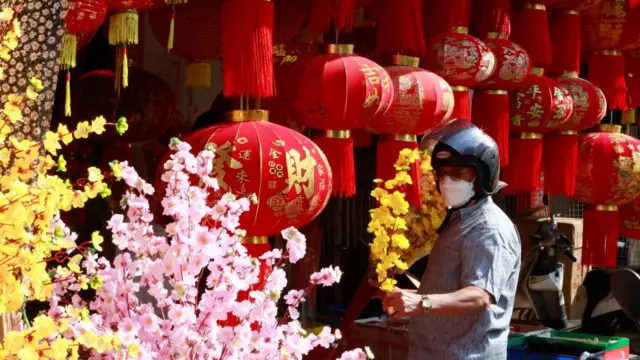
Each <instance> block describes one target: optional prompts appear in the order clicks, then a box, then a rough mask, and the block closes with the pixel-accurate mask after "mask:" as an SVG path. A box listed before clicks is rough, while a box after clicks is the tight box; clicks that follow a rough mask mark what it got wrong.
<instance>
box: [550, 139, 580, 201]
mask: <svg viewBox="0 0 640 360" xmlns="http://www.w3.org/2000/svg"><path fill="white" fill-rule="evenodd" d="M542 155H543V165H544V185H545V192H546V193H547V194H549V195H563V196H572V195H573V193H574V192H575V190H576V171H577V168H578V134H575V133H573V134H562V133H551V134H547V135H545V136H544V150H543V153H542Z"/></svg>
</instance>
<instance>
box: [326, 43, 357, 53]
mask: <svg viewBox="0 0 640 360" xmlns="http://www.w3.org/2000/svg"><path fill="white" fill-rule="evenodd" d="M326 49H327V54H343V55H351V54H353V44H328V45H327V48H326Z"/></svg>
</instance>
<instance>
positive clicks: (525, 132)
mask: <svg viewBox="0 0 640 360" xmlns="http://www.w3.org/2000/svg"><path fill="white" fill-rule="evenodd" d="M538 71H539V70H535V71H532V76H530V77H529V79H528V80H527V81H526V82H525V85H523V86H521V87H519V88H517V89H515V90H513V91H512V93H511V131H512V133H515V137H514V138H512V139H510V142H509V165H507V166H506V167H504V169H503V172H502V174H503V179H504V181H505V182H506V183H507V184H509V187H507V188H506V189H505V190H506V191H507V192H509V193H521V192H527V193H529V192H536V191H538V190H539V187H540V170H541V165H542V135H543V134H545V133H549V132H551V131H553V130H555V129H556V128H557V127H558V126H560V125H561V124H562V123H564V122H565V121H567V120H568V119H569V116H571V112H572V110H573V98H572V97H571V95H570V94H569V92H568V91H567V90H566V89H565V88H564V87H563V86H562V84H560V83H559V82H558V81H556V80H554V79H551V78H548V77H544V76H538V75H535V74H536V73H537V74H539V72H538Z"/></svg>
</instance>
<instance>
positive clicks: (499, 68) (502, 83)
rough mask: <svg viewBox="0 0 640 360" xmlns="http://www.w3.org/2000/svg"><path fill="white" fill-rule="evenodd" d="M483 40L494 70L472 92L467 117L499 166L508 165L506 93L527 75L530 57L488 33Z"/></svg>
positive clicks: (509, 43) (520, 49) (518, 84)
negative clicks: (490, 143)
mask: <svg viewBox="0 0 640 360" xmlns="http://www.w3.org/2000/svg"><path fill="white" fill-rule="evenodd" d="M489 36H490V38H489V39H485V43H486V44H487V46H488V47H489V49H491V51H492V52H493V54H494V55H495V57H496V70H495V72H494V73H493V75H491V77H489V79H487V80H486V81H485V82H483V83H482V84H480V85H479V86H478V89H476V91H474V93H473V103H472V111H471V114H472V115H471V118H472V121H473V123H474V124H476V126H478V127H480V128H482V130H483V131H484V132H486V133H487V134H488V135H489V136H491V137H492V138H493V139H494V140H495V141H496V143H497V144H498V148H499V150H500V165H501V166H506V165H508V164H509V107H510V105H509V93H508V90H511V89H514V88H516V87H518V86H520V85H521V84H522V83H523V82H524V81H526V80H527V78H528V77H529V73H530V72H531V60H530V59H529V55H528V54H527V52H526V51H525V50H524V49H523V48H521V47H520V46H519V45H517V44H515V43H513V42H511V41H509V40H507V39H504V38H500V36H506V35H502V34H498V33H490V34H489Z"/></svg>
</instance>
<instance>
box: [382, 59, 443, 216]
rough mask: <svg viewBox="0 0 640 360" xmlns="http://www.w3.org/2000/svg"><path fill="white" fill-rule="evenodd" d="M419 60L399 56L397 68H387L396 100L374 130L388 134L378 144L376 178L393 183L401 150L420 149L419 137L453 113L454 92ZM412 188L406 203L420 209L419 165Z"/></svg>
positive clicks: (414, 170) (412, 172) (409, 190)
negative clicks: (419, 64) (420, 65)
mask: <svg viewBox="0 0 640 360" xmlns="http://www.w3.org/2000/svg"><path fill="white" fill-rule="evenodd" d="M418 60H419V59H418V58H414V57H408V56H401V55H397V56H396V57H395V61H396V64H397V65H396V66H388V67H386V68H385V70H386V71H387V73H389V76H391V80H392V82H393V91H394V98H393V103H392V105H391V107H390V108H389V110H388V111H387V112H385V113H384V114H382V115H381V116H378V117H375V118H374V120H373V122H372V123H371V125H370V126H371V128H372V129H373V130H374V131H375V132H376V133H378V134H385V135H383V136H381V137H380V138H379V140H378V151H377V154H376V160H377V162H376V178H378V179H382V180H390V179H393V178H394V177H395V175H396V172H397V170H396V169H395V166H394V164H395V163H396V161H397V160H398V154H399V153H400V151H402V149H407V148H409V149H415V148H417V146H418V144H417V135H421V134H424V133H428V132H430V131H431V130H433V129H434V128H436V127H438V126H440V125H442V124H444V123H445V122H446V121H448V120H449V117H450V116H451V113H452V112H453V106H454V98H453V91H452V90H451V87H450V86H449V84H447V82H446V81H444V79H442V78H441V77H440V76H438V75H436V74H434V73H432V72H430V71H426V70H422V69H420V68H418V67H417V65H418ZM410 175H412V178H413V185H414V186H412V187H410V188H409V189H407V200H408V201H409V203H410V204H412V205H414V206H419V205H420V181H419V179H420V177H419V176H418V175H419V170H418V164H417V163H414V164H413V168H412V171H411V173H410Z"/></svg>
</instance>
